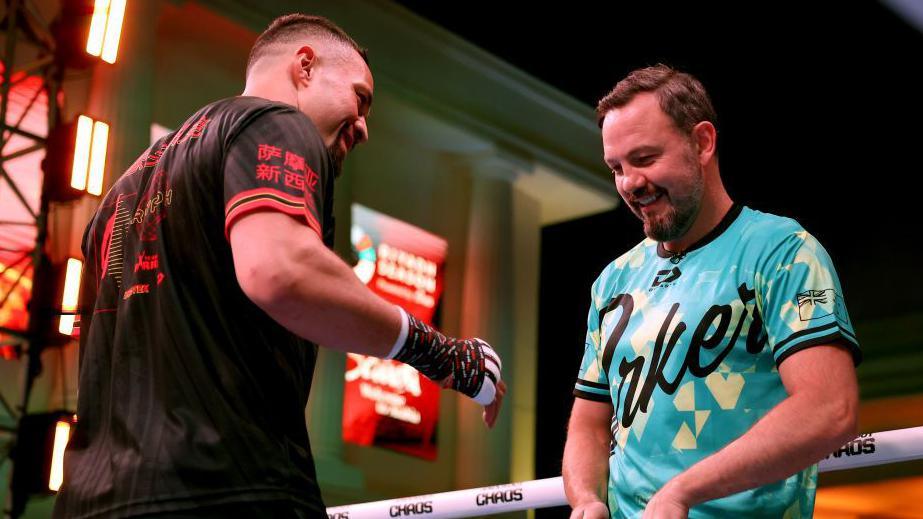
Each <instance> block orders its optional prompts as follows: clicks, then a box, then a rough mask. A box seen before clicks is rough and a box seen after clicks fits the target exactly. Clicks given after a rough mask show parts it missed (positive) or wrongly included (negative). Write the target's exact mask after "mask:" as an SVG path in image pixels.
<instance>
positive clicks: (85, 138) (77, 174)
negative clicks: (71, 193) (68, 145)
mask: <svg viewBox="0 0 923 519" xmlns="http://www.w3.org/2000/svg"><path fill="white" fill-rule="evenodd" d="M92 136H93V119H90V118H89V117H87V116H85V115H81V116H80V117H78V118H77V138H76V139H75V142H74V165H73V167H72V169H71V187H72V188H74V189H76V190H78V191H83V190H84V189H86V188H87V168H88V167H89V162H90V141H91V138H92Z"/></svg>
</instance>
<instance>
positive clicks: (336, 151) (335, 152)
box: [327, 140, 346, 178]
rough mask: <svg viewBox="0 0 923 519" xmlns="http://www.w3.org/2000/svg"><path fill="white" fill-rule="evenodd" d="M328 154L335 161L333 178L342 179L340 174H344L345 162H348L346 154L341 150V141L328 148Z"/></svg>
mask: <svg viewBox="0 0 923 519" xmlns="http://www.w3.org/2000/svg"><path fill="white" fill-rule="evenodd" d="M327 153H329V154H330V158H332V159H333V174H334V177H333V178H340V174H341V173H342V172H343V161H344V160H346V153H344V152H343V150H342V149H341V148H340V141H339V140H338V141H336V142H334V143H333V146H328V147H327Z"/></svg>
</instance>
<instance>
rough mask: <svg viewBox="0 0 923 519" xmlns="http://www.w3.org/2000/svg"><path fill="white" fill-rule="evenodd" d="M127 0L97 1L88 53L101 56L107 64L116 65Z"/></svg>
mask: <svg viewBox="0 0 923 519" xmlns="http://www.w3.org/2000/svg"><path fill="white" fill-rule="evenodd" d="M125 2H126V0H111V1H110V0H96V5H95V6H94V8H93V19H92V21H91V22H90V35H89V37H87V53H89V54H90V55H92V56H100V57H101V58H102V60H103V61H105V62H106V63H115V59H116V55H117V54H118V51H119V39H120V38H121V36H122V22H123V21H124V19H125Z"/></svg>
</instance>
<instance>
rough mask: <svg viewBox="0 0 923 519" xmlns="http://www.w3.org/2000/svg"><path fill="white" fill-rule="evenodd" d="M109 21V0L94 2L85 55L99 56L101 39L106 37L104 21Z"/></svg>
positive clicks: (101, 46) (101, 45)
mask: <svg viewBox="0 0 923 519" xmlns="http://www.w3.org/2000/svg"><path fill="white" fill-rule="evenodd" d="M108 19H109V0H96V5H95V7H94V8H93V20H92V21H91V22H90V35H89V36H88V37H87V53H88V54H90V55H91V56H99V55H100V53H101V52H102V50H103V38H104V37H105V35H106V20H108Z"/></svg>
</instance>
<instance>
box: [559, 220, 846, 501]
mask: <svg viewBox="0 0 923 519" xmlns="http://www.w3.org/2000/svg"><path fill="white" fill-rule="evenodd" d="M591 295H592V298H591V304H590V310H589V316H588V319H587V336H586V343H585V349H584V357H583V360H582V362H581V366H580V370H579V373H578V376H577V383H576V386H575V389H574V394H575V396H577V397H579V398H585V399H589V400H595V401H600V402H609V403H611V404H612V405H613V409H614V414H613V419H612V428H611V431H612V443H611V451H610V457H609V509H610V512H611V514H612V517H639V516H640V515H641V514H642V513H643V510H644V505H645V504H646V503H647V501H648V500H649V499H650V498H651V497H652V496H653V494H654V493H655V492H656V491H657V490H658V489H660V488H661V487H662V486H663V484H664V483H666V482H667V481H669V480H670V479H671V478H672V477H674V476H675V475H677V474H679V473H680V472H682V471H683V470H685V469H686V468H688V467H689V466H691V465H693V464H695V463H696V462H698V461H699V460H701V459H703V458H705V457H708V456H709V455H711V454H713V453H715V452H716V451H718V450H719V449H721V448H722V447H723V446H725V445H727V444H728V443H730V442H731V441H733V440H734V439H736V438H738V437H740V436H741V435H743V434H744V433H745V432H746V431H747V430H749V429H750V427H751V426H752V425H753V424H754V423H755V422H756V421H757V420H759V419H760V418H762V417H763V416H764V415H765V414H766V413H767V412H768V411H769V410H770V409H772V408H773V407H774V406H775V405H776V404H778V403H779V402H780V401H782V400H783V399H784V398H785V397H786V392H785V388H784V386H783V385H782V381H781V379H780V377H779V373H778V366H779V365H780V364H781V363H782V362H784V361H785V360H786V359H787V358H788V357H790V356H791V355H792V354H794V353H796V352H798V351H801V350H803V349H805V348H810V347H812V346H818V345H823V344H830V343H837V344H839V345H842V346H843V347H845V348H847V349H849V350H850V352H851V353H852V354H853V357H854V361H855V362H856V363H857V364H858V362H859V361H860V360H861V352H860V350H859V345H858V341H857V339H856V336H855V331H854V330H853V325H852V322H851V321H850V319H849V314H848V312H847V311H846V306H845V303H844V300H843V291H842V288H841V286H840V282H839V279H838V277H837V275H836V271H835V270H834V268H833V264H832V262H831V260H830V257H829V255H828V254H827V252H826V251H825V250H824V248H823V247H822V246H821V245H820V243H819V242H818V241H817V240H816V239H815V238H814V237H813V236H811V235H810V234H809V233H807V232H806V231H805V230H804V229H803V228H801V226H800V225H798V223H797V222H795V221H794V220H791V219H789V218H783V217H779V216H775V215H771V214H766V213H762V212H759V211H755V210H752V209H750V208H746V207H741V206H736V205H735V206H733V207H732V208H731V210H730V211H729V212H728V214H727V215H726V216H725V218H724V219H723V220H722V222H721V223H720V224H719V225H718V226H717V227H716V228H715V229H714V230H713V231H712V232H711V233H709V234H708V235H707V236H705V237H704V238H703V239H702V240H700V241H699V242H697V243H696V244H695V245H693V246H692V247H690V248H689V249H688V250H687V251H686V252H685V253H684V254H683V255H681V256H672V255H671V254H670V253H669V252H668V251H666V250H665V249H664V248H663V246H662V245H660V244H658V243H657V242H656V241H654V240H651V239H645V240H644V241H642V242H641V243H639V244H638V245H637V246H635V247H634V248H632V249H631V250H630V251H628V252H627V253H625V254H623V255H622V256H620V257H619V258H618V259H616V260H615V261H613V262H612V263H611V264H609V265H608V266H607V267H606V268H605V269H604V270H603V272H602V273H601V274H600V276H599V278H598V279H597V280H596V282H595V283H594V284H593V288H592V292H591ZM816 473H817V469H816V465H815V466H811V467H808V468H807V469H805V470H803V471H801V472H799V473H797V474H794V475H792V476H791V477H789V478H787V479H785V480H783V481H779V482H776V483H772V484H769V485H765V486H762V487H758V488H755V489H751V490H748V491H745V492H741V493H739V494H735V495H732V496H728V497H725V498H722V499H717V500H714V501H710V502H707V503H703V504H701V505H698V506H696V507H694V508H693V509H692V510H691V511H690V515H689V517H764V516H765V517H777V518H778V517H783V516H786V517H810V516H811V514H812V511H813V505H814V493H815V489H816Z"/></svg>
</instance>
